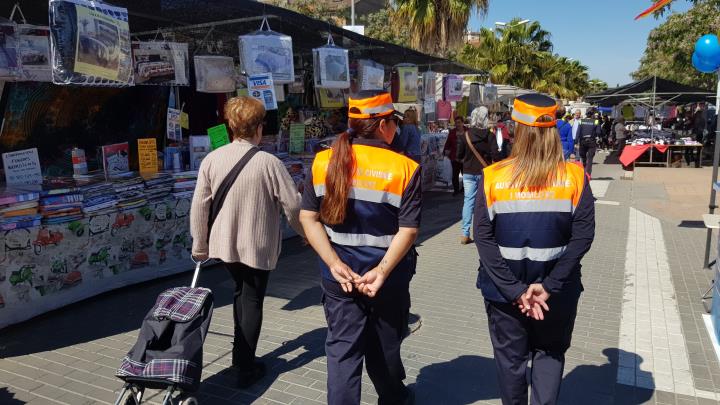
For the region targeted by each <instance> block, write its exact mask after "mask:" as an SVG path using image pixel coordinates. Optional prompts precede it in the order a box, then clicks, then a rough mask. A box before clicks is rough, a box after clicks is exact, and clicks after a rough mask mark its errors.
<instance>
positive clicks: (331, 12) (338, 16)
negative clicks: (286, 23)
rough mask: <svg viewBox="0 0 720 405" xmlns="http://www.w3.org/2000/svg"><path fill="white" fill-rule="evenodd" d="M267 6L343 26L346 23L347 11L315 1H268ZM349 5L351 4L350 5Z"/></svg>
mask: <svg viewBox="0 0 720 405" xmlns="http://www.w3.org/2000/svg"><path fill="white" fill-rule="evenodd" d="M266 3H267V4H271V5H273V6H277V7H282V8H286V9H288V10H292V11H294V12H296V13H299V14H303V15H306V16H308V17H312V18H315V19H318V20H323V21H328V22H330V23H332V24H334V25H337V26H341V25H343V24H344V22H345V11H344V10H340V9H337V8H331V7H328V5H327V3H325V2H323V1H315V0H266ZM348 4H349V3H348Z"/></svg>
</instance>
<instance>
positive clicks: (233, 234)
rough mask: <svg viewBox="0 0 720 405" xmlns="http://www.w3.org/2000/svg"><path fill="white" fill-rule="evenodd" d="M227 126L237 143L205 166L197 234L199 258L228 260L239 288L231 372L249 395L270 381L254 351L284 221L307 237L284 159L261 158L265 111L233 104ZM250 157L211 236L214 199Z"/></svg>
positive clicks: (196, 198) (240, 101)
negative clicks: (265, 379) (265, 380)
mask: <svg viewBox="0 0 720 405" xmlns="http://www.w3.org/2000/svg"><path fill="white" fill-rule="evenodd" d="M225 118H226V119H227V121H228V123H229V126H230V129H231V131H232V137H233V141H232V143H230V144H229V145H225V146H223V147H222V148H219V149H216V150H214V151H212V152H210V154H208V155H207V156H206V157H205V159H203V161H202V163H201V164H200V169H199V171H198V178H197V186H196V188H195V194H194V195H193V200H192V205H191V209H190V232H191V234H192V239H193V246H192V255H193V257H194V258H195V259H197V260H205V259H208V258H213V259H219V260H221V261H222V262H223V263H224V265H225V268H226V269H227V271H228V272H229V273H230V276H231V277H232V279H233V280H234V281H235V293H234V298H233V321H234V341H233V350H232V366H233V368H236V369H237V371H238V380H237V384H238V386H239V387H241V388H246V387H249V386H251V385H252V384H253V383H255V382H257V381H258V380H260V379H261V378H262V377H263V376H264V375H265V366H264V365H263V364H262V363H260V362H258V361H257V360H256V358H255V351H256V349H257V342H258V338H259V337H260V328H261V326H262V318H263V302H264V299H265V291H266V289H267V284H268V277H269V276H270V271H271V270H273V269H274V268H275V266H276V265H277V261H278V257H279V256H280V244H281V241H282V238H281V235H280V223H281V213H284V214H285V216H286V217H287V218H288V220H289V222H290V226H292V228H293V229H294V230H295V231H296V232H297V233H298V234H300V235H304V233H303V229H302V226H301V225H300V222H299V218H298V215H299V211H300V194H299V193H298V191H297V186H296V185H295V183H294V182H293V180H292V178H291V177H290V174H289V173H288V171H287V169H285V166H284V165H283V163H282V162H281V161H280V160H279V159H278V158H277V157H275V156H273V155H272V154H269V153H266V152H259V151H257V145H258V144H259V143H260V141H261V140H262V129H263V119H264V118H265V109H264V108H263V105H262V103H261V102H260V101H258V100H256V99H254V98H251V97H234V98H231V99H230V100H229V101H228V102H227V104H226V105H225ZM247 153H254V156H253V155H251V156H252V157H251V158H250V160H249V161H248V162H247V164H246V166H245V167H244V169H243V170H242V172H241V173H240V174H239V175H238V177H237V179H236V180H235V181H234V182H233V184H232V187H231V188H230V189H229V191H228V194H227V197H226V199H225V202H224V204H223V206H222V208H221V209H220V211H219V212H218V214H217V218H216V220H215V222H214V225H213V226H212V229H211V230H210V231H208V218H209V214H210V207H211V205H212V201H213V198H214V197H213V196H214V195H216V193H217V190H218V189H219V188H220V184H221V183H222V182H223V180H224V179H225V178H226V176H228V174H229V173H230V171H231V170H232V169H233V168H234V167H235V165H236V164H237V163H238V161H239V160H240V159H242V158H243V156H245V154H247Z"/></svg>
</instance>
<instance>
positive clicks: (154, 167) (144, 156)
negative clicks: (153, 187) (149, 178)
mask: <svg viewBox="0 0 720 405" xmlns="http://www.w3.org/2000/svg"><path fill="white" fill-rule="evenodd" d="M137 142H138V166H139V168H140V173H155V172H157V171H158V160H157V140H156V139H155V138H140V139H138V140H137Z"/></svg>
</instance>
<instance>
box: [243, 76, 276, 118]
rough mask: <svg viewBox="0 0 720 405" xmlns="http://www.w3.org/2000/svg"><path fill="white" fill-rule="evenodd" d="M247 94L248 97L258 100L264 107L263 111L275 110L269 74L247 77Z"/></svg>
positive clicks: (273, 93)
mask: <svg viewBox="0 0 720 405" xmlns="http://www.w3.org/2000/svg"><path fill="white" fill-rule="evenodd" d="M248 93H249V94H250V97H252V98H256V99H258V100H260V101H261V102H262V103H263V105H264V106H265V110H277V98H276V97H275V86H274V85H273V79H272V75H271V74H269V73H265V74H261V75H253V76H249V77H248Z"/></svg>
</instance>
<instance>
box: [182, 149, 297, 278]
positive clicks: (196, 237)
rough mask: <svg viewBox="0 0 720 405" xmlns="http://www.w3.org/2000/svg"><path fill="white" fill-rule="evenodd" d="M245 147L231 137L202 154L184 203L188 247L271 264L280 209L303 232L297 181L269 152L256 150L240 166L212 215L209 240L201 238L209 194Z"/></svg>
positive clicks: (260, 265) (236, 259) (234, 260)
mask: <svg viewBox="0 0 720 405" xmlns="http://www.w3.org/2000/svg"><path fill="white" fill-rule="evenodd" d="M251 147H252V144H251V143H249V142H247V141H244V140H236V141H234V142H232V143H231V144H229V145H226V146H223V147H222V148H219V149H217V150H215V151H213V152H211V153H210V154H208V155H207V156H206V157H205V159H203V161H202V164H201V165H200V170H199V172H198V180H197V186H196V188H195V194H194V196H193V201H192V208H191V209H190V232H191V234H192V238H193V247H192V253H193V255H198V254H207V255H209V256H210V257H211V258H214V259H220V260H222V261H223V262H226V263H237V262H239V263H243V264H245V265H247V266H250V267H252V268H255V269H262V270H272V269H274V268H275V266H276V265H277V260H278V257H279V256H280V246H281V242H282V235H281V234H280V224H281V213H284V214H285V216H286V217H287V218H288V219H289V222H290V226H292V228H293V229H294V230H295V231H296V232H298V233H299V234H300V235H303V231H302V226H301V225H300V221H299V219H298V215H299V213H300V194H299V193H298V191H297V187H296V186H295V183H294V182H293V180H292V178H291V177H290V174H288V172H287V169H285V166H284V165H283V163H282V162H281V161H280V160H279V159H278V158H276V157H275V156H273V155H271V154H269V153H266V152H258V153H257V154H256V155H255V156H253V158H252V159H250V162H248V164H247V165H246V166H245V168H244V169H243V171H242V172H240V175H239V176H238V178H237V180H236V181H235V183H234V184H233V186H232V188H231V189H230V191H229V192H228V195H227V198H226V199H225V203H224V204H223V207H222V209H221V210H220V213H219V214H218V216H217V219H216V220H215V223H214V225H213V228H212V232H211V234H210V243H209V246H208V243H207V242H206V240H207V220H208V215H209V210H210V203H211V201H212V196H213V195H215V194H216V193H217V190H218V188H219V187H220V183H222V181H223V179H224V178H225V176H227V174H228V173H229V172H230V170H232V168H233V167H234V166H235V164H236V163H237V162H238V161H239V160H240V159H241V158H242V157H243V155H244V154H245V153H246V152H247V151H248V150H250V148H251Z"/></svg>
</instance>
